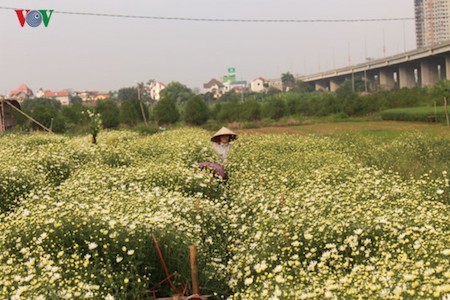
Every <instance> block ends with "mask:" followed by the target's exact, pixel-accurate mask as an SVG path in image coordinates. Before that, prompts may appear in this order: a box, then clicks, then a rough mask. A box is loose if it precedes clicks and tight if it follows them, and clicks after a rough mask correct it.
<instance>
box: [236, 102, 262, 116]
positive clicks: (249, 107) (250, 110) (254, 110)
mask: <svg viewBox="0 0 450 300" xmlns="http://www.w3.org/2000/svg"><path fill="white" fill-rule="evenodd" d="M260 119H261V104H260V103H259V102H258V101H256V100H254V99H251V100H246V101H244V103H242V104H241V105H240V120H241V121H257V120H260Z"/></svg>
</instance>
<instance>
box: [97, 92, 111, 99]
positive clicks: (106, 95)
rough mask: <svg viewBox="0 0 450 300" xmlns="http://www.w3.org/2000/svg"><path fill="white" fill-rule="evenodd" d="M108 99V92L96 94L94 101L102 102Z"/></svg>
mask: <svg viewBox="0 0 450 300" xmlns="http://www.w3.org/2000/svg"><path fill="white" fill-rule="evenodd" d="M109 98H111V95H110V94H109V93H108V92H97V95H95V97H94V100H95V101H102V100H107V99H109Z"/></svg>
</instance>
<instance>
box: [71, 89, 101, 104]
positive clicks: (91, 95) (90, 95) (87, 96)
mask: <svg viewBox="0 0 450 300" xmlns="http://www.w3.org/2000/svg"><path fill="white" fill-rule="evenodd" d="M75 95H76V96H78V97H80V98H81V100H82V101H83V102H92V101H95V97H96V96H97V92H94V91H80V92H75Z"/></svg>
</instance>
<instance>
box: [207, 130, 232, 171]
mask: <svg viewBox="0 0 450 300" xmlns="http://www.w3.org/2000/svg"><path fill="white" fill-rule="evenodd" d="M235 139H237V134H236V133H234V132H233V131H231V130H230V129H228V128H226V127H222V128H220V130H219V131H217V132H216V133H215V134H214V135H213V137H212V138H211V142H213V143H214V149H215V150H216V151H217V153H218V154H219V158H220V162H221V163H226V161H227V154H228V152H229V151H230V150H231V147H232V145H231V143H230V142H231V141H234V140H235Z"/></svg>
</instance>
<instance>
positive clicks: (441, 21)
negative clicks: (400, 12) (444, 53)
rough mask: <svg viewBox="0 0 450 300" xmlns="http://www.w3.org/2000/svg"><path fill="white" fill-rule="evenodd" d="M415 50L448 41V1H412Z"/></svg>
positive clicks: (449, 33) (449, 32)
mask: <svg viewBox="0 0 450 300" xmlns="http://www.w3.org/2000/svg"><path fill="white" fill-rule="evenodd" d="M414 9H415V20H416V44H417V48H422V47H427V46H432V45H434V44H438V43H441V42H445V41H448V40H450V1H449V0H414Z"/></svg>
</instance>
